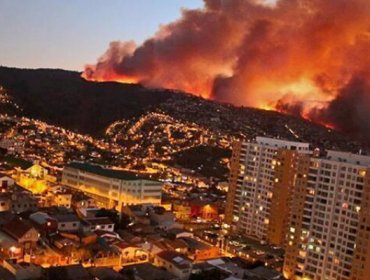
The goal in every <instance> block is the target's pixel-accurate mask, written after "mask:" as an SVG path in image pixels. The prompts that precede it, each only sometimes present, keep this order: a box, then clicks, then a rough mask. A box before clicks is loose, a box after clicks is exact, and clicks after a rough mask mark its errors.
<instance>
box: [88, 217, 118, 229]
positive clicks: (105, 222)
mask: <svg viewBox="0 0 370 280" xmlns="http://www.w3.org/2000/svg"><path fill="white" fill-rule="evenodd" d="M85 222H86V223H87V227H88V228H89V230H91V231H96V230H102V231H110V232H114V222H112V220H111V219H109V218H108V217H100V218H90V219H85Z"/></svg>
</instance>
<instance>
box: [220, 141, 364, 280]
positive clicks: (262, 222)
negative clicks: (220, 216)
mask: <svg viewBox="0 0 370 280" xmlns="http://www.w3.org/2000/svg"><path fill="white" fill-rule="evenodd" d="M230 167H231V168H230V179H229V190H228V197H227V204H226V210H225V223H226V224H228V225H229V226H230V227H231V231H232V232H237V233H240V234H242V235H245V236H248V237H251V238H254V239H256V240H259V241H261V242H262V243H268V244H272V245H275V246H279V247H281V248H283V249H284V250H285V259H284V265H283V273H284V276H285V277H286V278H287V279H297V280H303V279H304V280H308V279H312V280H320V279H337V280H349V279H356V280H365V279H369V275H370V271H369V265H368V264H369V263H370V248H369V244H370V243H369V238H370V234H369V232H370V231H369V230H370V223H369V221H370V220H369V213H370V211H369V210H370V209H369V207H370V204H369V199H370V197H369V192H370V157H368V156H364V155H360V154H351V153H347V152H338V151H327V152H325V153H323V152H320V150H318V149H316V150H313V151H311V150H310V148H309V144H308V143H300V142H291V141H284V140H279V139H269V138H264V137H257V138H256V140H255V141H252V142H237V143H235V144H234V147H233V156H232V159H231V162H230Z"/></svg>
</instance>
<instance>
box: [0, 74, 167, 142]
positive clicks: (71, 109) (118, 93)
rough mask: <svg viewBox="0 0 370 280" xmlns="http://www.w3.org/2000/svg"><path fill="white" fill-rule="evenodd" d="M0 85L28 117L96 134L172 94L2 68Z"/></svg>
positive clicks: (143, 111)
mask: <svg viewBox="0 0 370 280" xmlns="http://www.w3.org/2000/svg"><path fill="white" fill-rule="evenodd" d="M0 85H2V86H3V87H4V88H5V89H7V90H8V92H9V94H10V95H11V96H12V97H13V98H14V101H15V102H16V103H17V104H18V105H19V106H20V107H21V108H22V109H23V114H24V115H25V116H28V117H32V118H36V119H40V120H43V121H46V122H49V123H52V124H55V125H58V126H62V127H65V128H69V129H72V130H77V131H80V132H84V133H89V134H93V135H99V134H101V133H102V132H103V131H104V129H105V128H106V127H107V126H108V125H109V124H111V123H112V122H114V121H115V120H117V119H124V118H130V117H133V116H139V115H140V114H143V113H145V112H146V111H147V110H148V109H147V108H148V107H150V106H156V105H157V104H159V103H161V102H164V101H165V100H166V99H168V98H169V97H170V96H171V95H172V93H171V92H170V91H166V90H159V91H156V90H153V91H152V90H147V89H145V88H143V87H142V86H140V85H130V84H119V83H92V82H87V81H85V80H84V79H82V78H81V77H80V73H78V72H71V71H64V70H51V69H37V70H28V69H16V68H7V67H0Z"/></svg>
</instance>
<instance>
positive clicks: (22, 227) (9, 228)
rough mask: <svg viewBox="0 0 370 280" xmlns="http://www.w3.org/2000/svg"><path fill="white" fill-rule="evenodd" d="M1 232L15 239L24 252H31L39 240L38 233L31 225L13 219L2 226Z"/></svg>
mask: <svg viewBox="0 0 370 280" xmlns="http://www.w3.org/2000/svg"><path fill="white" fill-rule="evenodd" d="M1 230H2V231H3V232H5V233H6V234H7V235H9V236H10V237H11V238H13V239H14V240H15V241H16V242H17V243H18V244H19V245H20V246H21V248H22V249H23V250H24V252H28V251H31V250H32V249H33V248H35V247H36V242H37V241H38V240H39V233H38V231H37V230H36V229H35V228H34V227H33V226H32V225H31V223H29V222H26V221H23V220H20V219H13V220H12V221H10V222H8V223H6V224H5V225H3V226H2V228H1Z"/></svg>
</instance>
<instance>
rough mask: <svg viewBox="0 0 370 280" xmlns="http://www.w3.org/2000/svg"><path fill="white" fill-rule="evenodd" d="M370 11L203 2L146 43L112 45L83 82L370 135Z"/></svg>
mask: <svg viewBox="0 0 370 280" xmlns="http://www.w3.org/2000/svg"><path fill="white" fill-rule="evenodd" d="M369 15H370V1H368V0H351V1H348V0H280V1H277V2H276V3H275V4H266V3H264V2H262V1H257V0H204V7H203V8H201V9H196V10H186V9H184V10H183V11H182V16H181V18H180V19H179V20H177V21H175V22H173V23H170V24H167V25H164V26H161V27H160V28H159V31H158V32H157V33H156V34H155V35H154V36H153V37H152V38H149V39H148V40H146V41H145V42H144V43H143V44H141V45H136V44H135V43H134V42H131V41H128V42H112V43H110V46H109V48H108V50H107V51H106V53H105V54H103V56H102V57H100V58H99V60H98V62H97V63H96V64H95V65H87V66H86V68H85V72H84V74H83V76H84V77H85V78H86V79H90V80H95V81H106V80H114V81H121V82H140V83H142V84H144V85H146V86H149V87H165V88H173V89H179V90H183V91H186V92H191V93H194V94H197V95H199V94H201V95H202V96H203V97H206V98H211V99H215V100H218V101H222V102H230V103H233V104H235V105H247V106H254V107H259V108H265V109H275V110H279V111H282V112H286V113H290V114H296V115H301V116H303V117H306V118H310V119H312V120H314V121H317V122H320V123H323V124H330V125H333V126H335V127H337V128H338V129H341V130H343V131H346V132H349V133H356V134H359V133H360V131H361V130H362V129H367V131H369V127H366V125H365V124H359V122H360V121H363V120H364V117H365V122H366V117H367V118H368V117H369V111H370V102H369V96H370V87H369V86H368V81H369V80H370V79H369V77H370V76H369V73H370V55H369V53H370V16H369ZM343 110H345V111H343ZM344 112H345V114H344ZM347 114H351V115H350V116H348V115H347ZM342 115H347V117H348V118H347V117H343V116H342ZM354 130H355V131H354Z"/></svg>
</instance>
